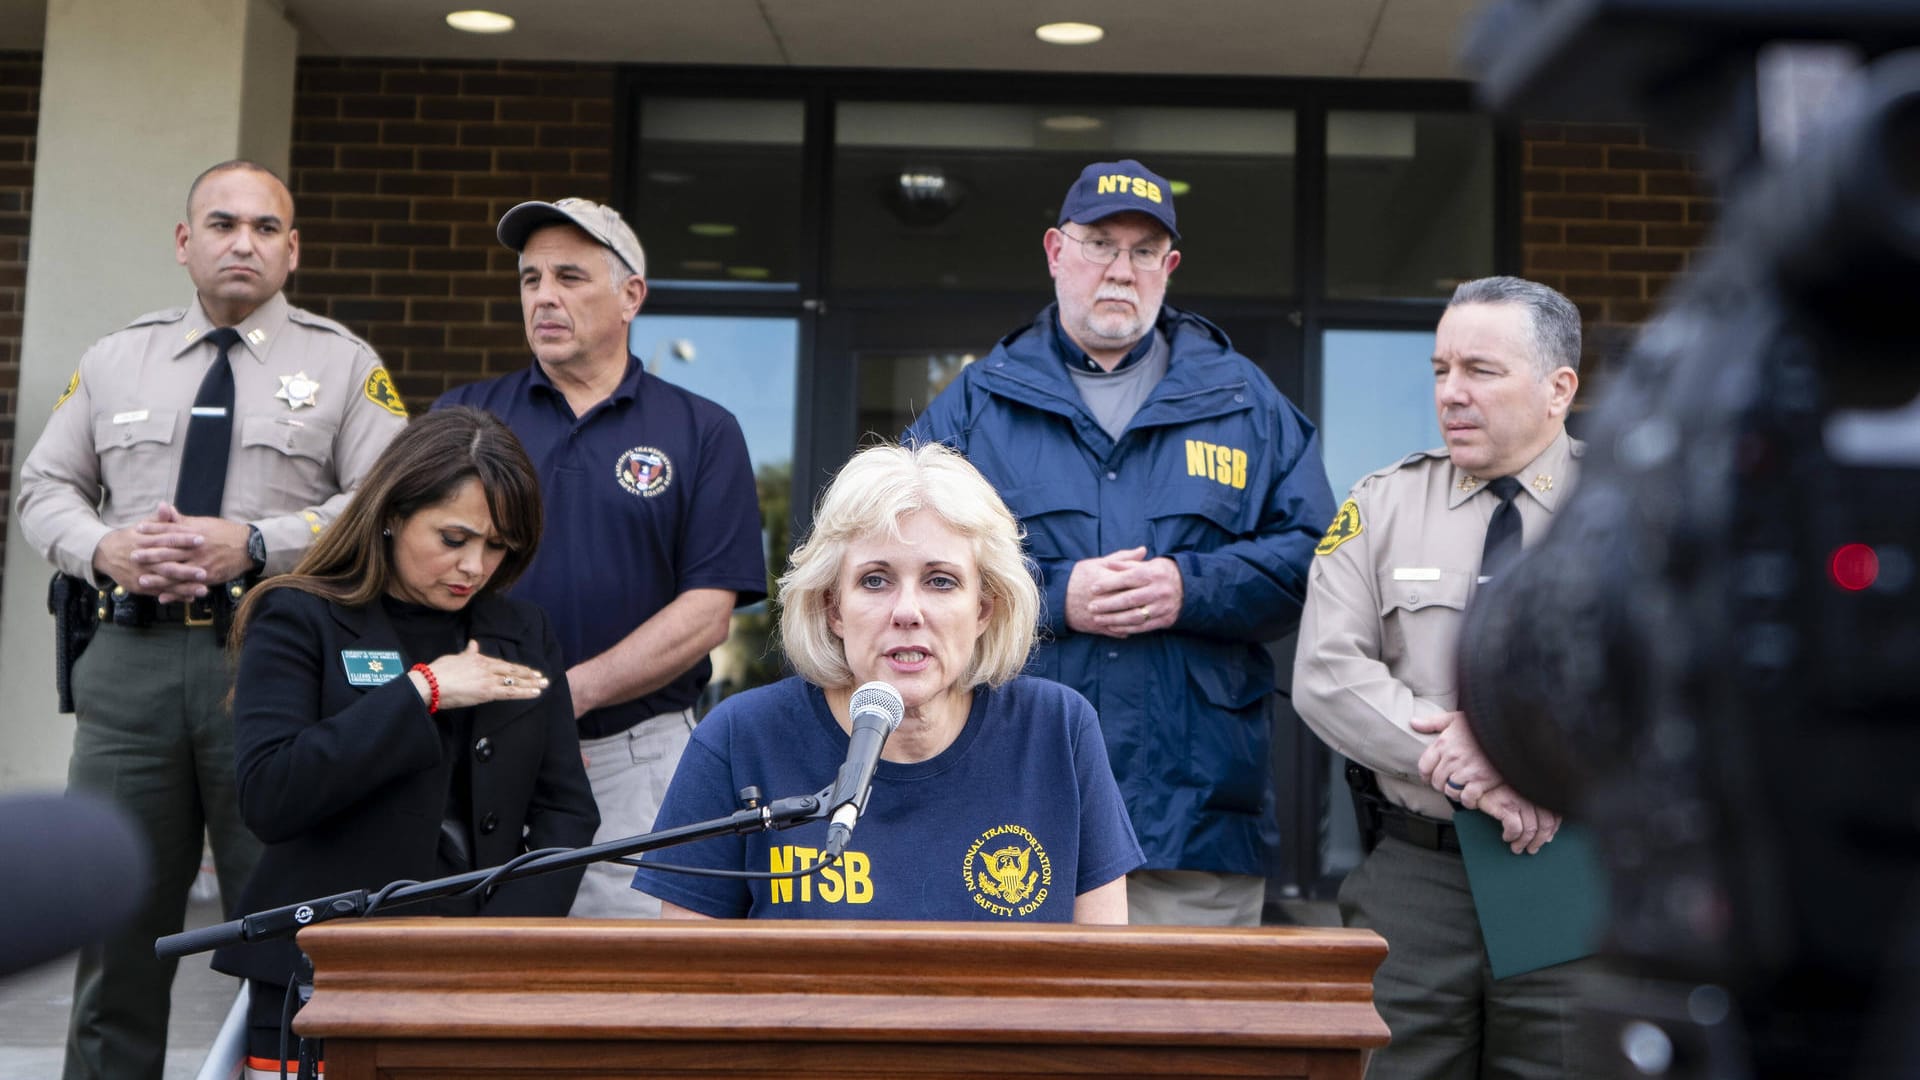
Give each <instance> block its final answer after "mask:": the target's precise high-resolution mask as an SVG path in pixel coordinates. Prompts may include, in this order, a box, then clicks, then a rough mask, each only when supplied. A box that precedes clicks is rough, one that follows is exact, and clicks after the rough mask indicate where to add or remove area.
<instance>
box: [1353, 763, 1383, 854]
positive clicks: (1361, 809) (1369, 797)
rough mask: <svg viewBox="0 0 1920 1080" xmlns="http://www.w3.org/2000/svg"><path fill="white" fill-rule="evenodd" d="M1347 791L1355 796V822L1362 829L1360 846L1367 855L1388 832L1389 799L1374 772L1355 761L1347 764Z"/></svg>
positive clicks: (1371, 852)
mask: <svg viewBox="0 0 1920 1080" xmlns="http://www.w3.org/2000/svg"><path fill="white" fill-rule="evenodd" d="M1346 771H1347V789H1348V790H1349V791H1350V792H1352V794H1353V820H1354V823H1355V824H1357V825H1358V826H1359V827H1360V846H1361V848H1362V849H1363V850H1365V851H1366V853H1367V854H1369V855H1371V854H1373V849H1374V848H1375V847H1376V846H1378V845H1379V843H1380V835H1381V833H1383V832H1385V831H1386V823H1385V822H1384V821H1383V820H1382V818H1383V817H1384V815H1385V810H1384V808H1385V806H1386V804H1387V797H1386V795H1385V794H1384V793H1382V792H1381V790H1380V780H1379V778H1378V777H1376V776H1374V775H1373V770H1372V769H1369V768H1367V767H1366V766H1364V765H1361V764H1359V763H1358V762H1355V761H1348V762H1347V770H1346Z"/></svg>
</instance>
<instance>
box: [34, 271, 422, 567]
mask: <svg viewBox="0 0 1920 1080" xmlns="http://www.w3.org/2000/svg"><path fill="white" fill-rule="evenodd" d="M211 329H213V323H212V321H211V320H209V319H208V318H207V315H206V312H204V311H203V310H202V309H201V307H200V303H199V300H198V299H197V298H196V299H195V300H194V302H193V303H192V304H190V305H189V306H187V307H185V308H173V309H171V310H168V311H157V312H154V313H152V314H149V315H142V316H141V317H140V318H138V319H135V320H133V322H132V323H130V324H128V325H127V327H126V328H125V329H123V330H120V331H118V332H117V333H113V334H109V335H107V336H106V337H104V338H101V339H100V340H99V341H98V342H96V343H95V344H94V346H93V347H92V348H91V349H88V350H87V352H86V355H84V356H82V357H81V358H80V368H79V370H78V371H76V372H75V373H74V376H73V380H72V381H70V382H69V383H68V384H67V391H66V393H64V394H62V395H61V397H60V401H59V402H58V403H57V404H55V405H54V408H53V415H52V416H51V417H50V418H49V419H48V421H47V427H46V430H45V431H43V432H42V433H41V435H40V441H39V442H36V443H35V444H34V446H33V452H32V453H30V454H28V455H27V460H26V462H25V463H24V464H23V465H22V466H21V469H20V499H19V504H18V511H19V515H20V531H21V533H22V534H23V535H25V536H26V538H27V542H28V543H30V544H32V545H33V547H34V549H35V550H36V551H39V552H40V553H41V554H42V555H43V556H45V557H46V558H47V559H49V560H50V561H52V562H53V564H54V565H55V566H58V567H59V568H60V569H61V570H64V571H66V572H67V573H69V574H73V575H76V576H78V577H83V578H86V579H88V580H92V579H93V553H94V549H95V548H97V547H99V545H100V541H101V540H102V539H103V538H104V537H105V536H106V535H107V534H108V533H109V532H112V531H113V530H115V529H118V528H124V527H125V526H128V525H131V524H133V523H134V522H137V521H139V520H140V519H142V518H145V517H147V516H148V515H150V514H152V513H153V510H154V507H156V506H157V505H159V504H160V503H163V502H172V501H173V497H174V490H175V487H176V485H177V484H178V482H179V477H180V456H181V453H182V451H183V450H184V449H185V447H186V438H187V421H188V419H189V416H190V413H191V411H192V409H193V399H194V397H195V395H196V394H198V393H199V391H200V382H201V380H202V379H203V378H204V377H205V376H206V373H207V369H208V368H209V367H210V366H211V365H212V364H213V362H214V360H215V359H216V358H217V357H218V356H219V351H218V350H217V349H216V348H215V347H214V346H213V345H212V344H211V343H209V342H207V341H206V340H204V339H205V336H206V333H207V331H208V330H211ZM235 329H236V330H238V331H239V332H240V343H239V344H238V345H235V346H234V347H233V350H232V354H231V362H232V364H233V378H234V392H233V411H234V416H233V449H232V451H231V456H230V457H229V458H228V465H227V484H226V489H225V495H224V498H223V501H222V503H221V513H220V516H221V517H224V518H227V519H229V520H233V521H244V522H247V523H249V524H252V525H254V526H255V527H257V528H258V529H259V530H260V533H261V535H262V537H264V538H265V540H266V542H267V568H266V572H267V573H269V574H278V573H283V572H285V571H287V570H290V569H292V568H293V565H294V563H295V562H297V561H298V560H299V558H300V555H301V553H302V552H304V551H305V550H306V548H307V545H308V544H310V543H312V542H313V538H314V537H315V536H317V535H319V533H320V530H321V529H322V528H324V527H325V526H326V525H327V524H328V523H329V522H331V521H332V520H333V519H334V517H335V516H336V515H337V514H339V512H340V511H341V509H342V508H344V507H345V506H346V504H347V499H348V497H349V496H350V495H351V494H352V492H353V490H354V488H356V487H358V486H359V484H360V479H361V477H363V476H365V475H366V472H367V469H368V468H369V467H370V466H371V465H372V464H373V461H374V459H375V458H376V457H378V456H380V451H381V450H383V449H385V448H386V445H387V443H388V442H389V441H390V440H392V438H393V437H394V435H396V434H397V433H398V432H399V431H400V428H401V427H403V426H404V425H405V424H406V406H405V405H403V404H402V403H401V400H400V396H399V394H397V393H396V392H395V391H394V388H393V382H392V380H391V379H390V378H388V376H387V371H386V369H385V368H384V367H382V366H381V364H380V358H379V357H378V356H376V355H375V354H374V351H373V348H372V347H371V346H369V345H368V344H367V343H366V342H364V341H361V340H360V339H359V338H357V337H355V336H354V335H353V334H352V333H350V332H349V331H348V330H347V329H346V327H344V326H341V325H340V324H339V323H336V322H334V321H332V320H331V319H323V318H321V317H320V316H318V315H314V314H311V313H309V312H305V311H302V310H300V309H299V308H296V307H293V306H292V305H290V304H288V303H287V301H286V297H285V296H283V295H280V294H278V293H276V294H275V295H274V297H273V298H272V299H271V300H269V301H267V302H266V303H264V304H262V305H260V308H259V309H258V310H257V311H255V312H254V313H253V314H251V315H249V316H248V317H247V319H246V320H245V321H244V322H242V323H240V324H239V325H238V326H236V327H235Z"/></svg>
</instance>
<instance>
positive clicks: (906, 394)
mask: <svg viewBox="0 0 1920 1080" xmlns="http://www.w3.org/2000/svg"><path fill="white" fill-rule="evenodd" d="M978 358H979V356H978V354H977V353H974V352H972V351H964V350H959V349H909V350H904V351H884V352H883V351H871V352H862V353H860V354H859V371H860V375H859V379H860V393H859V399H858V410H859V411H858V421H859V425H860V441H861V442H862V443H863V444H864V443H867V442H871V441H872V440H873V438H874V437H876V436H878V437H880V438H885V439H898V438H899V437H900V432H901V431H903V430H905V429H906V427H907V425H909V424H911V423H913V421H914V419H915V418H916V417H918V416H919V415H920V414H921V413H922V412H925V411H926V408H927V404H928V402H931V401H932V400H933V399H934V398H936V397H939V396H940V391H942V390H945V389H946V388H947V385H948V384H949V383H951V382H953V380H954V379H956V378H958V377H959V375H960V371H961V369H963V368H965V367H966V366H967V365H968V364H971V363H973V362H974V361H975V360H976V359H978Z"/></svg>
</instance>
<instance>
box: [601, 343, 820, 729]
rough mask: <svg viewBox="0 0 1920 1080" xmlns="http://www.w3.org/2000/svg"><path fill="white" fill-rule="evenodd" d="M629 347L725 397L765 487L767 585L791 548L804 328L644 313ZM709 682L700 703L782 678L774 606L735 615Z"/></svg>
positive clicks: (662, 371) (672, 375) (672, 377)
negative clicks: (796, 411) (796, 401)
mask: <svg viewBox="0 0 1920 1080" xmlns="http://www.w3.org/2000/svg"><path fill="white" fill-rule="evenodd" d="M627 347H628V349H629V350H631V351H632V353H633V355H635V356H637V357H639V358H640V361H641V363H643V364H645V365H646V367H647V371H648V372H649V373H651V374H654V375H658V376H659V377H660V378H662V379H665V380H666V381H668V382H671V383H674V384H676V385H678V386H681V387H684V388H686V389H688V390H691V391H693V392H694V393H696V394H699V395H700V396H701V397H704V398H707V399H709V400H712V401H714V402H717V403H719V404H720V405H722V406H724V407H725V408H726V409H727V411H729V412H731V413H733V415H734V417H735V418H737V419H738V420H739V421H740V430H741V431H742V432H743V433H744V434H745V435H746V439H747V456H748V458H749V459H751V461H752V463H753V477H754V485H755V487H756V488H757V489H758V492H759V496H760V530H761V531H760V535H761V543H762V544H763V550H764V552H765V553H766V556H767V573H768V581H767V594H768V596H772V595H773V592H774V589H773V581H774V579H776V578H778V577H779V576H780V574H781V573H782V572H783V571H785V570H786V560H787V553H788V552H789V551H790V550H791V549H792V546H793V544H792V536H791V535H790V524H789V523H790V522H791V521H792V519H793V514H792V509H793V450H794V445H793V440H794V423H793V415H794V397H795V393H796V390H797V385H798V380H797V372H798V370H799V367H798V365H799V348H800V329H799V325H798V323H797V322H796V321H795V320H793V319H788V318H755V317H745V316H718V315H644V314H643V315H641V316H639V317H638V318H636V319H634V320H633V324H632V326H631V327H630V328H629V330H628V333H627ZM712 660H713V681H712V682H711V683H709V684H708V686H707V691H706V694H705V695H704V697H703V702H702V704H703V706H708V707H710V706H711V705H712V704H713V703H714V702H716V701H719V700H720V699H721V698H724V697H726V696H728V695H729V694H734V693H738V692H739V691H741V690H746V689H749V688H751V687H755V686H762V685H765V684H767V683H770V682H773V681H774V680H776V679H779V678H780V677H781V676H782V674H784V673H783V672H782V670H781V665H782V663H783V662H784V661H783V660H782V655H781V652H780V646H779V642H778V641H777V640H776V638H775V635H774V633H773V615H772V609H771V605H770V604H769V603H768V602H766V601H762V602H761V603H758V604H754V605H753V606H751V607H748V608H743V609H741V610H739V611H736V612H734V614H733V626H732V632H731V633H730V635H729V636H728V638H727V640H726V641H725V642H724V643H723V644H721V646H720V647H719V648H718V649H715V650H714V651H713V654H712Z"/></svg>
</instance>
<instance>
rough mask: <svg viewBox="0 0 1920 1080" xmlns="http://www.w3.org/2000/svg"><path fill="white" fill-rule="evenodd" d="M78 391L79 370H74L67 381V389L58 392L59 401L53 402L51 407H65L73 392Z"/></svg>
mask: <svg viewBox="0 0 1920 1080" xmlns="http://www.w3.org/2000/svg"><path fill="white" fill-rule="evenodd" d="M78 389H80V369H79V368H74V369H73V378H71V379H68V380H67V388H66V389H65V390H62V391H60V400H59V401H56V402H54V403H53V407H54V408H56V409H57V408H59V407H60V406H62V405H65V404H66V403H67V399H68V398H70V397H72V396H73V392H74V391H75V390H78Z"/></svg>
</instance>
